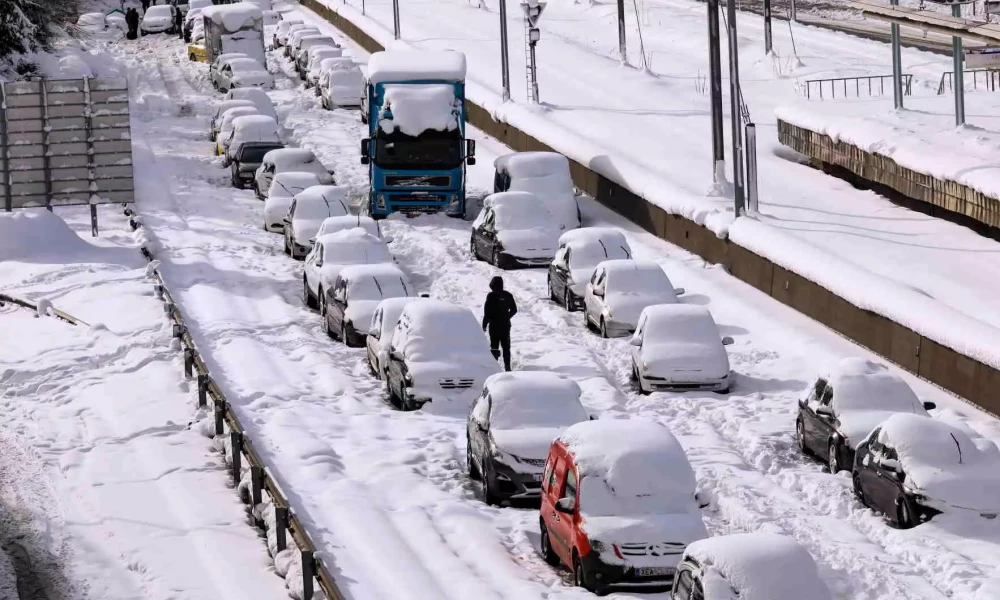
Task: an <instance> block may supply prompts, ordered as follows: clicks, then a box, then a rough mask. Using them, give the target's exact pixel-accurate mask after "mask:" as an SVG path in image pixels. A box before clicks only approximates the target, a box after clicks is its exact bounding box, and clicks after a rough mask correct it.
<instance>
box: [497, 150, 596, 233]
mask: <svg viewBox="0 0 1000 600" xmlns="http://www.w3.org/2000/svg"><path fill="white" fill-rule="evenodd" d="M493 167H494V169H495V172H494V177H493V191H494V192H507V191H520V192H531V193H533V194H535V195H536V196H538V197H539V198H540V199H541V201H542V202H543V203H544V204H545V207H546V208H548V209H549V212H550V213H552V214H553V215H554V216H555V217H556V218H557V219H558V220H559V223H560V224H562V225H563V226H565V228H566V229H567V230H568V229H576V228H577V227H579V226H580V205H579V204H578V203H577V201H576V188H574V187H573V178H572V177H571V176H570V172H569V161H568V160H567V159H566V157H565V156H563V155H562V154H557V153H555V152H514V153H512V154H505V155H504V156H501V157H499V158H497V159H496V160H495V161H493Z"/></svg>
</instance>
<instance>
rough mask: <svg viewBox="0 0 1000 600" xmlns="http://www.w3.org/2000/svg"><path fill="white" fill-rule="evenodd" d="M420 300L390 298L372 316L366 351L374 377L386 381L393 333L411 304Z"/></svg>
mask: <svg viewBox="0 0 1000 600" xmlns="http://www.w3.org/2000/svg"><path fill="white" fill-rule="evenodd" d="M417 300H420V298H414V297H412V296H407V297H405V298H389V299H387V300H383V301H381V302H379V303H378V306H376V307H375V312H374V313H373V314H372V322H371V324H370V325H369V326H368V336H367V337H366V338H365V349H366V350H367V354H368V369H369V370H370V371H371V372H372V375H374V376H375V377H378V378H379V379H382V380H384V379H385V365H386V364H387V363H388V362H389V342H390V341H391V340H392V332H393V330H394V329H395V328H396V323H398V322H399V315H401V314H403V308H404V307H405V306H406V305H407V304H409V303H410V302H414V301H417Z"/></svg>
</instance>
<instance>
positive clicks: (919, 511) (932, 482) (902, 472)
mask: <svg viewBox="0 0 1000 600" xmlns="http://www.w3.org/2000/svg"><path fill="white" fill-rule="evenodd" d="M970 432H971V430H969V432H967V431H966V430H965V429H964V428H962V427H957V426H955V425H951V424H949V423H945V422H944V421H941V420H939V419H934V418H929V417H924V416H920V415H916V414H913V413H904V412H899V413H896V414H894V415H892V416H890V417H889V418H887V419H886V420H885V421H883V422H882V423H881V424H880V425H878V426H877V427H876V428H875V429H873V430H872V432H871V433H870V434H869V435H868V437H866V438H865V439H864V440H863V441H862V442H861V443H860V444H859V445H858V449H857V453H856V455H855V458H854V469H853V473H852V480H853V483H854V493H855V495H857V497H858V499H860V500H861V502H862V504H864V505H865V506H868V507H870V508H873V509H874V510H876V511H878V512H881V513H882V514H884V515H886V517H888V518H889V520H890V521H892V522H893V523H894V524H895V525H896V526H897V527H900V528H902V529H906V528H909V527H913V526H915V525H919V524H920V523H922V522H924V521H927V520H929V519H931V518H932V517H933V516H934V515H937V514H939V513H942V512H952V513H957V512H961V513H966V514H968V515H979V516H982V517H985V518H987V519H996V517H997V515H998V514H1000V449H998V448H997V446H996V444H994V443H993V442H991V441H989V440H987V439H985V438H982V437H978V436H977V438H976V439H975V440H973V438H972V437H971V436H970V435H969V433H970Z"/></svg>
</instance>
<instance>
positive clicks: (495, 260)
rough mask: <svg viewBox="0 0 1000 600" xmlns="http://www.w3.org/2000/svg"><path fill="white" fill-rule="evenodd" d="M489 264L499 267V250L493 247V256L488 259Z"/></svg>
mask: <svg viewBox="0 0 1000 600" xmlns="http://www.w3.org/2000/svg"><path fill="white" fill-rule="evenodd" d="M490 264H492V265H493V266H494V267H499V266H500V249H499V248H497V247H496V246H494V247H493V255H492V256H491V257H490Z"/></svg>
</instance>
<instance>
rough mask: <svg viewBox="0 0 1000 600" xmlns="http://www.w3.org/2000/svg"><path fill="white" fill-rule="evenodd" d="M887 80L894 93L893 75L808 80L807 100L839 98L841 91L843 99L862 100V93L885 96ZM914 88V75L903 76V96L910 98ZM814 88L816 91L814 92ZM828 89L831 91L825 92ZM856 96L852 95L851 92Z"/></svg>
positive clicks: (906, 74) (905, 74)
mask: <svg viewBox="0 0 1000 600" xmlns="http://www.w3.org/2000/svg"><path fill="white" fill-rule="evenodd" d="M886 80H888V81H889V85H888V89H889V91H890V92H891V91H892V75H859V76H857V77H833V78H830V79H807V80H806V82H805V84H806V98H808V99H810V100H812V97H813V95H815V94H818V96H819V98H820V100H825V99H826V98H827V97H829V98H831V99H834V98H837V92H838V91H840V97H841V98H860V97H861V94H862V92H867V95H868V96H884V95H885V90H886V87H887V86H886V85H885V84H886ZM912 86H913V75H911V74H909V73H904V74H903V95H904V96H909V95H910V92H911V90H912ZM813 88H816V91H815V92H813ZM826 89H828V90H829V91H827V92H824V90H826ZM852 91H853V92H854V95H853V96H852V95H851V92H852Z"/></svg>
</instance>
